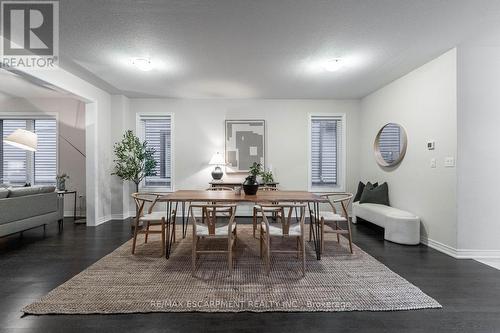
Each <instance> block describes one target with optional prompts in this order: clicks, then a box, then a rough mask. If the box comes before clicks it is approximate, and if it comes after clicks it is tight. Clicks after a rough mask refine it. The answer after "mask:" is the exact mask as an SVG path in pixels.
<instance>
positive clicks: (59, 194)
mask: <svg viewBox="0 0 500 333" xmlns="http://www.w3.org/2000/svg"><path fill="white" fill-rule="evenodd" d="M67 194H72V195H73V196H74V200H73V223H74V224H84V223H86V220H85V219H79V220H77V219H76V191H68V190H65V191H59V190H58V191H57V195H58V196H62V197H63V200H64V198H66V195H67ZM63 210H64V208H63ZM78 221H81V222H78Z"/></svg>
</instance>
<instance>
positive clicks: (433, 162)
mask: <svg viewBox="0 0 500 333" xmlns="http://www.w3.org/2000/svg"><path fill="white" fill-rule="evenodd" d="M435 167H436V159H435V158H431V168H435Z"/></svg>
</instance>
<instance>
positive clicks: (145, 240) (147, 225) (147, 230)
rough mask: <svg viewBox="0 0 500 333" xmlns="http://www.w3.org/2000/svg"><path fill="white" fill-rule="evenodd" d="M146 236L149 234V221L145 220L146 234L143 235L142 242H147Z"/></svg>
mask: <svg viewBox="0 0 500 333" xmlns="http://www.w3.org/2000/svg"><path fill="white" fill-rule="evenodd" d="M148 236H149V222H146V236H145V237H144V243H147V242H148Z"/></svg>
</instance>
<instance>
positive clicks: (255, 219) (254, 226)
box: [252, 207, 257, 238]
mask: <svg viewBox="0 0 500 333" xmlns="http://www.w3.org/2000/svg"><path fill="white" fill-rule="evenodd" d="M252 223H253V238H255V231H256V230H257V209H256V208H255V207H254V208H253V219H252Z"/></svg>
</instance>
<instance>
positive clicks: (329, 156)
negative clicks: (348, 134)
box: [310, 116, 344, 191]
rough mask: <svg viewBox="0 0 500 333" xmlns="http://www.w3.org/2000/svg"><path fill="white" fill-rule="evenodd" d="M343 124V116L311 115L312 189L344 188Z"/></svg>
mask: <svg viewBox="0 0 500 333" xmlns="http://www.w3.org/2000/svg"><path fill="white" fill-rule="evenodd" d="M343 126H344V120H343V116H311V120H310V130H311V132H310V133H311V137H310V149H311V152H310V188H311V190H316V191H329V190H340V191H341V190H343V187H344V186H343V185H344V180H343V177H344V176H343V174H344V172H343V159H344V142H343V141H344V139H343Z"/></svg>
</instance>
